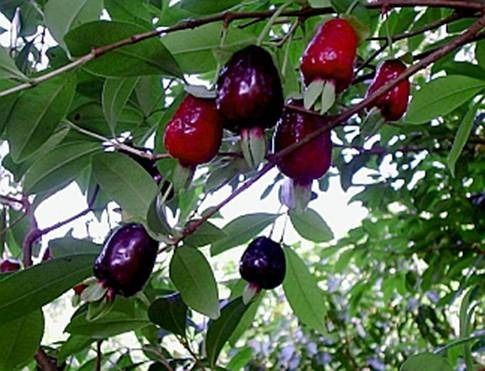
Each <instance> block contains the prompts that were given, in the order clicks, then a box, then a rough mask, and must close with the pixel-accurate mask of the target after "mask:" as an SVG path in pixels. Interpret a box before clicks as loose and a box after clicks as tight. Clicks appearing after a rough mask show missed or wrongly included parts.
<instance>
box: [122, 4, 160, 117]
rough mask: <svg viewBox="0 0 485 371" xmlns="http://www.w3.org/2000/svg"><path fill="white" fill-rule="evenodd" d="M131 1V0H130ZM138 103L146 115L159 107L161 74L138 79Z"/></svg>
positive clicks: (136, 89)
mask: <svg viewBox="0 0 485 371" xmlns="http://www.w3.org/2000/svg"><path fill="white" fill-rule="evenodd" d="M129 1H131V0H129ZM135 95H136V100H137V101H138V104H139V105H140V108H141V110H142V111H143V113H144V114H145V116H148V115H150V114H151V113H152V112H153V111H154V110H155V109H157V108H158V106H159V105H160V102H161V101H162V98H163V95H164V91H163V86H162V83H161V81H160V77H159V76H142V77H140V78H139V79H138V84H137V85H136V88H135Z"/></svg>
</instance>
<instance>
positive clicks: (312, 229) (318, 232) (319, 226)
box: [289, 208, 333, 242]
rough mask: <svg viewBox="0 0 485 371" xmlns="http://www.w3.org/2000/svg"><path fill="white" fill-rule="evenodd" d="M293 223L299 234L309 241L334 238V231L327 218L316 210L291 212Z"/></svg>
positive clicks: (324, 240)
mask: <svg viewBox="0 0 485 371" xmlns="http://www.w3.org/2000/svg"><path fill="white" fill-rule="evenodd" d="M289 215H290V219H291V223H292V224H293V227H294V228H295V229H296V231H297V232H298V234H299V235H300V236H302V237H303V238H306V239H307V240H309V241H314V242H327V241H330V240H331V239H333V233H332V230H331V229H330V227H329V226H328V225H327V223H326V222H325V220H324V219H323V218H322V217H321V216H320V214H318V213H317V212H316V211H315V210H313V209H310V208H307V209H305V210H304V211H300V212H298V211H293V210H291V211H290V212H289Z"/></svg>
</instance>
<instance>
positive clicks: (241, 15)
mask: <svg viewBox="0 0 485 371" xmlns="http://www.w3.org/2000/svg"><path fill="white" fill-rule="evenodd" d="M276 11H278V9H275V10H268V11H260V12H231V11H228V12H224V13H219V14H215V15H212V16H208V17H203V18H199V19H187V20H184V21H181V22H179V23H177V24H176V25H174V26H172V27H167V28H157V29H155V30H152V31H148V32H144V33H140V34H136V35H133V36H131V37H128V38H126V39H123V40H119V41H117V42H115V43H113V44H108V45H104V46H101V47H98V48H93V49H92V50H91V51H90V52H89V53H88V54H85V55H83V56H82V57H80V58H79V59H76V60H75V61H73V62H71V63H68V64H66V65H64V66H62V67H60V68H58V69H56V70H53V71H51V72H49V73H46V74H45V75H41V76H38V77H35V78H32V79H31V80H30V81H29V82H26V83H23V84H19V85H17V86H14V87H12V88H10V89H6V90H3V91H0V97H4V96H7V95H10V94H13V93H16V92H19V91H22V90H26V89H29V88H32V87H34V86H37V85H39V84H41V83H43V82H45V81H47V80H49V79H52V78H54V77H56V76H59V75H61V74H63V73H65V72H68V71H71V70H73V69H75V68H77V67H81V66H83V65H84V64H86V63H88V62H90V61H92V60H94V59H96V58H99V57H101V56H103V55H105V54H107V53H109V52H111V51H113V50H115V49H118V48H121V47H123V46H127V45H133V44H137V43H139V42H141V41H144V40H147V39H150V38H153V37H157V36H161V35H166V34H169V33H172V32H175V31H181V30H186V29H194V28H197V27H200V26H204V25H206V24H209V23H214V22H220V21H224V22H225V23H226V24H229V23H230V22H232V21H234V20H238V19H249V18H251V19H265V18H271V17H272V16H273V14H274V13H275V12H276ZM333 12H334V10H333V8H331V7H326V8H316V9H314V8H303V9H300V10H289V11H284V12H281V14H280V16H281V17H299V18H301V19H306V18H308V17H313V16H316V15H322V14H330V13H333Z"/></svg>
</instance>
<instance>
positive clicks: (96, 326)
mask: <svg viewBox="0 0 485 371" xmlns="http://www.w3.org/2000/svg"><path fill="white" fill-rule="evenodd" d="M134 308H135V307H134V301H133V299H124V298H121V297H117V298H116V300H115V302H114V305H113V308H112V309H111V310H110V311H109V312H108V313H107V314H105V315H104V316H102V317H101V318H97V319H95V320H88V319H87V318H86V310H85V308H83V310H80V311H78V312H77V313H76V314H75V315H74V317H73V318H72V319H71V322H70V323H69V324H68V325H67V327H66V329H65V330H64V331H67V332H69V333H70V334H74V335H85V336H90V337H94V338H97V339H103V338H107V337H111V336H116V335H119V334H122V333H125V332H128V331H133V330H137V329H140V328H143V327H146V326H148V325H150V321H149V320H148V318H147V317H146V312H145V311H136V310H134Z"/></svg>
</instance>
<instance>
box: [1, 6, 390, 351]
mask: <svg viewBox="0 0 485 371" xmlns="http://www.w3.org/2000/svg"><path fill="white" fill-rule="evenodd" d="M0 26H1V27H3V28H5V29H7V30H10V23H9V22H8V20H7V19H6V18H4V17H3V15H0ZM47 40H49V41H48V42H49V44H51V45H53V44H54V43H55V42H54V41H53V40H52V38H50V37H48V38H47ZM0 45H2V46H4V47H9V45H10V34H9V32H6V33H4V34H3V35H0ZM6 153H8V145H7V144H6V143H4V144H2V145H0V159H1V158H2V157H3V156H4V155H5V154H6ZM387 170H389V168H387ZM276 174H277V170H276V169H273V170H272V171H270V172H269V173H268V174H266V175H265V176H264V177H262V178H261V179H260V180H259V181H258V182H257V183H256V184H254V185H253V186H252V187H251V188H250V189H248V190H246V191H245V192H243V193H242V194H241V195H239V196H238V197H237V198H236V199H234V200H233V201H231V202H230V203H229V204H228V205H227V206H225V207H224V208H223V209H222V210H221V214H222V216H223V219H216V220H214V223H215V224H217V225H219V226H223V225H225V224H227V223H228V222H229V221H231V220H232V219H234V218H236V217H238V216H241V215H244V214H248V213H256V212H272V213H276V212H277V211H278V208H279V207H280V202H279V200H278V187H275V188H274V190H273V192H272V193H271V194H270V195H269V196H268V197H267V198H266V199H264V200H260V195H261V194H262V193H263V191H264V190H265V188H266V187H267V185H268V184H269V183H270V182H272V181H273V179H274V176H275V175H276ZM356 178H357V179H356V181H357V182H365V180H366V179H365V176H364V174H362V176H357V177H356ZM313 188H314V190H317V189H318V185H317V184H316V182H315V184H314V187H313ZM359 190H361V188H351V190H350V191H349V192H347V193H346V192H343V190H342V189H341V188H340V183H339V179H338V177H332V178H331V181H330V187H329V190H328V191H327V192H325V193H322V192H318V193H319V197H318V199H317V200H314V201H312V202H311V204H310V206H311V207H312V208H313V209H315V210H317V211H318V212H319V213H320V214H321V215H322V216H323V218H324V219H325V220H326V222H327V223H328V225H329V226H330V228H331V229H332V231H333V232H334V234H335V237H337V238H339V237H342V236H344V235H345V233H346V232H347V231H348V230H349V229H351V228H354V227H356V226H358V225H359V224H360V223H361V220H362V219H363V218H364V217H365V215H366V210H365V209H364V208H363V207H362V206H361V205H360V203H352V204H351V205H348V204H347V203H348V201H349V199H350V198H351V197H352V196H353V195H354V194H355V193H356V192H357V191H359ZM11 191H12V190H11V189H9V188H8V182H7V181H6V179H3V180H2V179H0V193H1V194H8V193H10V192H11ZM230 192H231V190H230V188H229V187H224V188H223V189H221V190H220V191H219V192H217V193H216V194H215V195H212V196H210V197H208V199H207V200H206V202H205V203H204V206H203V207H202V208H201V209H202V210H203V209H205V208H206V207H208V206H211V205H215V204H217V203H218V202H220V201H221V200H223V199H224V198H225V197H227V196H228V195H229V194H230ZM86 207H87V204H86V200H85V198H84V196H83V195H82V194H81V192H80V190H79V188H78V187H77V186H76V185H75V184H71V185H70V186H68V187H67V188H65V189H64V190H63V191H61V192H58V193H56V194H55V195H53V196H52V197H50V198H49V199H47V200H45V201H44V202H42V203H41V204H40V205H39V207H38V208H37V210H36V212H35V215H36V218H37V221H38V224H39V227H40V228H45V227H47V226H50V225H52V224H54V223H56V222H58V221H60V220H64V219H66V218H68V217H70V216H72V215H74V214H76V213H77V212H79V211H81V210H84V209H85V208H86ZM110 214H111V222H112V223H116V222H118V221H119V217H118V216H117V214H113V213H110ZM283 219H284V218H280V220H279V221H278V223H277V225H276V228H275V233H274V238H275V239H279V238H280V236H281V233H282V224H283ZM86 223H88V224H89V232H90V235H91V236H93V237H95V239H96V240H97V242H101V241H102V240H103V239H104V237H105V236H106V235H107V233H108V232H109V225H108V223H107V217H106V214H105V215H104V216H103V219H102V221H101V223H99V222H97V221H96V220H95V219H94V218H93V216H92V215H87V216H85V217H83V218H80V219H78V220H77V221H76V222H73V223H70V224H68V225H66V226H64V227H62V228H59V229H57V230H55V231H53V232H51V233H49V234H48V235H45V236H43V239H42V245H43V247H45V246H47V243H48V241H49V240H50V239H53V238H58V237H62V236H64V235H65V234H66V233H67V232H69V231H70V230H71V229H72V230H73V232H72V233H73V236H74V237H76V238H86V237H87V235H88V234H87V229H86ZM284 241H285V242H286V243H290V244H291V243H295V242H298V241H302V239H301V238H300V237H299V236H298V235H297V234H296V232H295V231H294V230H293V228H292V227H291V223H288V224H287V228H286V231H285V239H284ZM302 242H303V245H304V246H307V247H310V246H312V244H311V243H309V242H304V241H302ZM243 249H244V247H241V248H237V249H233V250H231V251H230V252H228V253H224V254H222V255H220V256H218V257H217V258H216V259H213V260H212V262H213V263H219V264H221V263H222V264H223V263H224V262H228V261H231V260H232V261H233V262H237V261H238V259H239V257H240V255H241V253H242V251H243ZM218 273H221V274H222V272H218ZM235 274H237V272H235ZM218 278H220V277H218ZM70 296H71V293H68V294H67V295H64V297H63V298H64V300H63V301H61V302H59V304H60V305H56V306H55V307H52V306H49V308H50V309H49V310H45V311H44V312H45V314H46V316H47V317H48V318H46V324H47V326H46V330H47V331H46V334H45V335H44V341H43V342H44V343H45V344H48V343H50V342H52V341H56V340H59V339H63V338H65V337H66V335H67V334H63V329H64V327H65V325H66V324H67V323H68V321H69V318H70V316H71V314H72V312H73V309H74V308H72V307H71V305H70V304H69V302H68V298H69V297H70ZM62 303H64V304H62ZM123 341H125V340H123Z"/></svg>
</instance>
